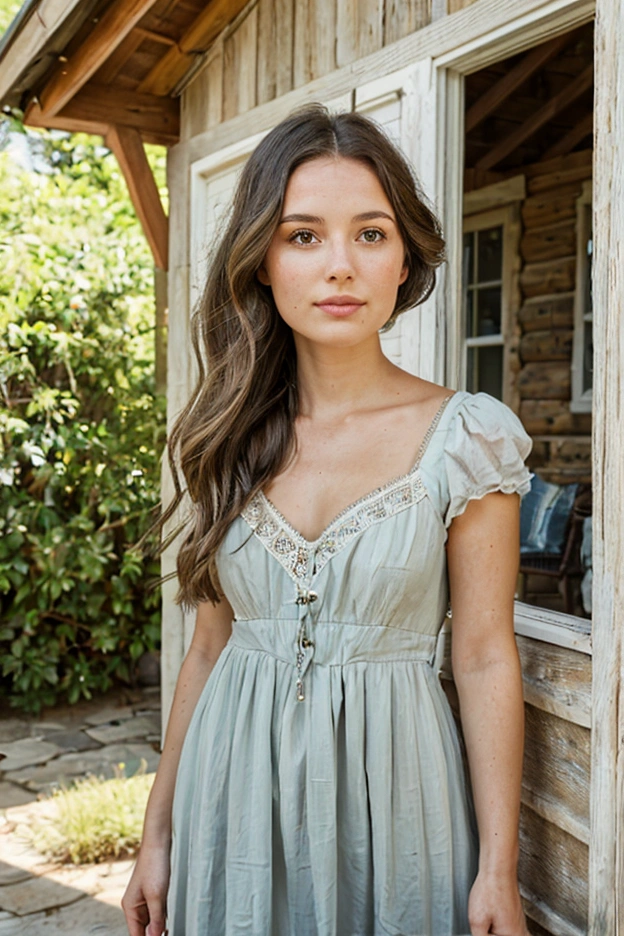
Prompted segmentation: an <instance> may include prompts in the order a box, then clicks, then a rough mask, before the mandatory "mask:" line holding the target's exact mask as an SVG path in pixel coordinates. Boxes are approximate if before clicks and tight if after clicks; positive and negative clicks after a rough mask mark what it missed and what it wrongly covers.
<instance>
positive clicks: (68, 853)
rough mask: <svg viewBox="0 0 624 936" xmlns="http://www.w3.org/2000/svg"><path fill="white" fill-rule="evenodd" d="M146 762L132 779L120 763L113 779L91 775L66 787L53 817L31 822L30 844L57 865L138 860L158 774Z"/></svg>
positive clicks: (55, 797)
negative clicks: (155, 777) (146, 811)
mask: <svg viewBox="0 0 624 936" xmlns="http://www.w3.org/2000/svg"><path fill="white" fill-rule="evenodd" d="M146 766H147V764H146V762H145V761H142V763H141V770H140V771H139V772H138V773H136V774H135V775H134V776H132V777H126V776H125V775H124V774H123V768H124V765H123V764H120V765H119V769H118V770H117V771H116V773H117V776H116V777H113V779H111V780H104V779H103V778H101V777H94V776H88V777H84V778H81V779H79V780H77V781H75V783H74V785H73V786H72V787H66V786H61V787H59V789H57V790H55V791H54V793H53V794H52V796H51V798H50V800H49V801H48V802H49V803H50V805H51V806H53V807H55V808H53V809H50V810H49V815H46V816H41V817H38V818H36V819H33V820H31V821H30V822H29V830H28V833H27V835H28V839H29V841H30V843H31V844H32V845H34V847H35V848H36V849H37V850H38V851H40V852H41V853H42V854H44V855H46V856H47V857H48V858H51V859H52V860H54V861H59V862H64V863H71V864H91V863H95V862H101V861H110V860H112V859H115V858H127V857H129V856H131V855H133V854H134V853H135V852H136V850H137V848H138V846H139V844H140V842H141V835H142V833H143V817H144V815H145V807H146V805H147V798H148V796H149V792H150V790H151V787H152V783H153V781H154V774H146V773H145V768H146Z"/></svg>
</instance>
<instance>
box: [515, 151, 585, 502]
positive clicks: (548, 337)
mask: <svg viewBox="0 0 624 936" xmlns="http://www.w3.org/2000/svg"><path fill="white" fill-rule="evenodd" d="M591 159H592V152H591V150H587V151H583V152H580V153H574V154H571V155H570V156H568V157H565V158H560V159H554V160H549V161H548V162H544V163H538V164H536V165H533V166H528V167H524V168H523V172H525V175H526V183H527V198H526V200H525V201H524V202H523V204H522V223H523V234H522V241H521V244H520V252H521V259H522V270H521V274H520V288H521V291H522V307H521V309H520V312H519V316H518V319H519V322H518V324H519V333H520V345H519V353H520V369H519V370H518V372H517V374H516V378H515V379H516V382H517V383H516V387H515V388H514V390H515V395H516V396H518V397H519V399H520V410H519V416H520V418H521V420H522V422H523V424H524V427H525V429H526V430H527V432H528V433H529V434H530V435H531V436H532V437H533V440H534V441H533V451H532V453H531V456H530V459H529V465H530V467H531V469H532V470H533V471H536V472H537V473H538V474H539V475H540V477H542V478H543V479H544V481H551V482H553V483H555V484H568V483H571V482H575V481H576V482H587V483H590V482H591V414H590V413H572V412H571V411H570V397H571V387H570V378H571V369H572V338H573V329H574V290H575V283H576V199H577V198H578V197H579V196H580V194H581V188H582V185H583V182H584V181H585V180H587V179H591V172H592V167H591Z"/></svg>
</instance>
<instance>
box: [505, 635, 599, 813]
mask: <svg viewBox="0 0 624 936" xmlns="http://www.w3.org/2000/svg"><path fill="white" fill-rule="evenodd" d="M516 643H517V645H518V653H519V654H520V660H521V662H522V677H523V681H524V684H525V689H526V691H527V693H528V694H530V695H531V699H527V701H528V702H530V704H531V705H533V706H537V707H538V708H541V709H543V711H545V712H550V713H551V714H552V715H557V716H558V717H559V718H560V719H565V720H566V721H569V722H573V723H574V724H576V725H579V726H582V727H583V729H584V730H585V729H587V728H588V727H589V725H590V721H591V682H592V660H591V656H589V655H588V654H586V653H583V652H581V651H579V650H573V649H571V648H569V647H559V646H555V645H554V644H549V643H546V642H544V641H542V640H537V639H535V638H533V637H526V636H522V635H520V634H516ZM540 700H547V701H544V702H543V703H542V702H541V701H540ZM551 703H552V704H551ZM588 756H589V755H588ZM586 811H587V814H588V815H589V805H588V808H587V810H586Z"/></svg>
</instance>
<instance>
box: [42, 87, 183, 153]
mask: <svg viewBox="0 0 624 936" xmlns="http://www.w3.org/2000/svg"><path fill="white" fill-rule="evenodd" d="M43 116H44V117H47V114H46V113H45V112H44V113H43ZM59 116H60V117H63V118H70V119H78V120H93V121H96V122H103V121H107V122H108V123H109V124H114V125H116V126H122V127H132V128H133V129H134V130H138V131H140V132H141V135H142V136H145V135H146V134H147V133H149V134H151V136H152V138H157V139H159V140H160V141H161V142H162V143H163V144H165V145H166V144H173V143H176V142H177V141H178V138H179V136H180V102H179V100H177V99H173V98H165V99H163V98H158V97H155V95H153V94H129V93H124V92H120V91H118V90H116V89H115V88H114V87H111V86H110V85H93V84H89V85H87V87H86V88H83V89H82V90H81V91H79V92H78V93H77V94H76V96H75V97H74V98H72V100H71V101H70V102H69V104H67V106H66V107H65V108H64V109H63V111H62V112H61V114H60V115H59Z"/></svg>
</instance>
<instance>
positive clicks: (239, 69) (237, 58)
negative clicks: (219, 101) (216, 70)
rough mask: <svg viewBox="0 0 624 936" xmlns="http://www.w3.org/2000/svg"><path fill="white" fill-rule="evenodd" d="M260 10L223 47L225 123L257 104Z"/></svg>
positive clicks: (233, 33) (247, 17)
mask: <svg viewBox="0 0 624 936" xmlns="http://www.w3.org/2000/svg"><path fill="white" fill-rule="evenodd" d="M257 54H258V7H257V6H256V7H253V8H252V10H251V12H250V13H249V14H248V15H247V16H246V17H245V19H244V20H243V22H242V23H241V24H240V25H239V27H238V29H235V30H234V32H232V33H231V35H229V36H228V37H227V38H226V39H225V41H224V43H223V119H224V120H228V118H230V117H235V116H236V115H237V114H245V113H246V112H247V111H249V110H251V108H252V107H254V106H255V104H256V61H257Z"/></svg>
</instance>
